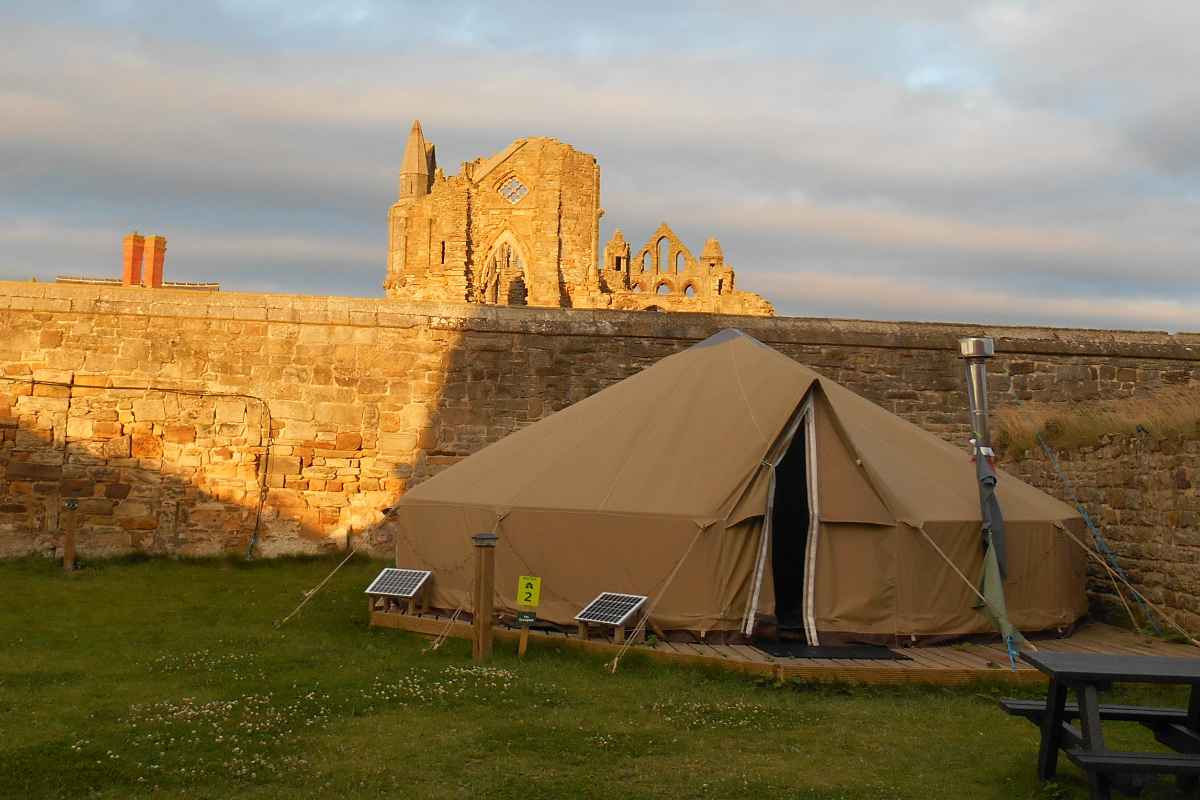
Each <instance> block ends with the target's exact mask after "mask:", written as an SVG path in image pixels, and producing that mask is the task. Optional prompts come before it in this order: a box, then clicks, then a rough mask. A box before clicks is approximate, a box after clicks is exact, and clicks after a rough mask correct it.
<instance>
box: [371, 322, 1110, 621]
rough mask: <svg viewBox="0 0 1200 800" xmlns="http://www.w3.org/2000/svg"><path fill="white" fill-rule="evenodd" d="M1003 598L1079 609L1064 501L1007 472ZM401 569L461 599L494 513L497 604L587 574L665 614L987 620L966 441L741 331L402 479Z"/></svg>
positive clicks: (1030, 607) (1076, 555) (588, 586)
mask: <svg viewBox="0 0 1200 800" xmlns="http://www.w3.org/2000/svg"><path fill="white" fill-rule="evenodd" d="M997 494H998V497H999V500H1000V504H1001V506H1002V507H1003V510H1004V518H1005V527H1006V531H1007V533H1006V538H1007V577H1006V579H1005V581H1004V590H1005V593H1006V595H1007V605H1008V615H1009V619H1010V620H1011V622H1012V623H1013V625H1014V626H1015V627H1016V628H1018V629H1020V630H1023V631H1038V630H1045V629H1052V628H1062V627H1066V626H1069V625H1071V624H1072V623H1074V622H1075V621H1076V620H1077V619H1079V617H1081V616H1082V615H1083V614H1084V613H1085V612H1086V610H1087V601H1086V596H1085V592H1084V581H1085V563H1084V562H1085V554H1084V553H1083V552H1082V551H1081V550H1080V549H1079V548H1078V547H1077V546H1076V545H1074V544H1073V543H1072V542H1071V539H1070V538H1069V537H1067V536H1065V535H1064V534H1063V532H1062V530H1061V529H1062V528H1064V527H1065V528H1070V529H1071V530H1073V531H1075V532H1079V531H1082V520H1081V519H1080V517H1079V515H1078V514H1077V513H1076V512H1075V511H1074V510H1073V509H1072V508H1070V507H1069V506H1067V505H1065V504H1063V503H1061V502H1059V501H1058V500H1056V499H1054V498H1052V497H1050V496H1049V495H1047V494H1045V493H1043V492H1041V491H1039V490H1037V489H1035V488H1033V487H1032V486H1029V485H1028V484H1025V483H1023V482H1021V481H1019V480H1017V479H1016V478H1013V477H1010V476H1007V475H1004V474H1003V473H1001V475H1000V480H999V485H998V487H997ZM391 525H393V526H394V535H395V542H396V563H397V566H399V567H409V568H420V569H428V570H431V571H432V572H433V576H432V596H431V601H432V604H433V605H434V606H436V607H439V608H445V609H451V610H452V609H458V608H461V609H464V610H467V611H469V610H470V608H471V587H472V575H473V572H472V571H473V566H472V563H473V562H472V552H471V551H472V548H471V536H472V535H473V534H476V533H480V532H485V531H492V532H495V533H496V534H497V535H498V543H497V547H496V551H495V563H496V582H495V585H496V598H495V602H496V607H497V609H498V610H499V611H501V612H509V613H515V612H517V611H518V610H521V609H520V608H519V606H518V605H517V603H516V596H515V595H516V583H517V579H518V577H519V576H521V575H536V576H539V577H541V579H542V593H541V594H542V598H541V606H540V607H539V609H538V617H539V618H540V619H541V620H544V621H548V622H552V623H557V624H561V625H571V624H572V622H573V619H574V617H575V615H576V614H577V613H578V612H579V611H580V609H582V608H583V607H584V606H585V605H586V604H587V603H588V602H589V601H590V600H591V599H592V598H594V597H595V596H596V595H598V594H599V593H600V592H605V591H609V592H622V593H627V594H639V595H646V596H647V597H648V598H649V599H648V601H647V610H648V614H649V622H650V623H651V625H652V627H653V628H655V629H657V630H660V631H668V632H680V633H682V632H688V633H690V634H692V635H695V636H698V637H706V636H711V635H712V634H714V633H719V634H737V635H753V634H754V633H755V632H756V631H760V630H763V629H765V628H767V627H769V626H778V628H780V629H788V628H792V629H795V630H796V632H797V633H801V632H802V633H803V635H804V638H806V639H807V640H808V642H809V643H811V644H836V643H843V642H877V643H894V642H898V641H905V642H909V641H914V640H918V639H922V638H929V637H937V638H942V637H949V636H961V635H966V634H975V633H989V632H993V631H994V627H993V623H992V622H991V621H989V619H988V618H987V617H986V616H985V615H984V614H983V613H981V611H980V610H979V609H978V608H977V605H978V596H977V594H976V592H975V590H974V588H973V587H972V585H971V584H972V582H973V583H975V584H976V585H978V583H979V581H980V578H981V575H982V572H983V569H984V565H983V549H982V547H981V538H980V525H981V514H980V507H979V487H978V484H977V483H976V480H975V470H974V468H973V466H972V465H971V463H970V456H969V455H968V454H967V453H965V452H964V451H963V450H960V449H959V448H957V447H955V446H954V445H952V444H950V443H948V442H946V441H944V440H942V439H940V438H938V437H937V436H935V435H933V434H931V433H928V432H927V431H924V430H921V429H920V428H918V427H916V426H915V425H912V424H911V423H909V422H907V421H905V420H903V419H901V418H900V417H897V416H896V415H894V414H891V413H889V412H887V411H885V410H884V409H882V408H880V407H879V406H877V405H875V404H873V403H871V402H870V401H868V400H866V399H864V398H862V397H860V396H859V395H857V394H855V393H853V392H851V391H850V390H848V389H846V388H845V387H843V386H841V385H839V384H838V383H836V382H834V381H832V380H829V379H828V378H825V377H822V376H821V375H819V374H818V373H816V372H814V371H813V370H811V369H808V368H806V367H804V366H802V365H800V364H798V363H797V362H795V361H793V360H792V359H790V358H788V357H787V356H784V355H783V354H781V353H779V352H777V351H775V350H773V349H771V348H770V347H767V346H766V345H764V344H762V343H760V342H758V341H757V340H755V339H753V338H751V337H749V336H747V335H745V334H743V333H741V332H740V331H736V330H726V331H723V332H721V333H718V334H716V335H715V336H712V337H710V338H709V339H706V340H705V341H703V342H700V343H699V344H697V345H695V346H693V347H691V348H689V349H687V350H685V351H683V352H680V353H677V354H675V355H672V356H669V357H667V358H664V359H662V360H661V361H660V362H658V363H657V364H655V365H654V366H652V367H650V368H648V369H646V370H643V371H642V372H640V373H638V374H636V375H633V376H631V377H630V378H627V379H626V380H623V381H621V382H620V383H617V384H614V385H613V386H610V387H608V388H607V389H604V390H603V391H601V392H598V393H597V394H595V395H593V396H591V397H589V398H587V399H585V400H582V401H580V402H578V403H576V404H574V405H572V406H570V407H569V408H566V409H564V410H562V411H559V412H558V413H556V414H553V415H551V416H549V417H547V418H545V419H543V420H540V421H538V422H536V423H534V424H532V425H529V426H528V427H526V428H524V429H522V430H520V431H518V432H517V433H514V434H512V435H510V436H508V437H506V438H504V439H502V440H500V441H498V442H496V443H494V444H492V445H490V446H488V447H485V448H484V449H482V450H480V451H479V452H478V453H475V454H474V455H472V456H470V457H468V458H466V459H464V460H463V461H461V462H459V463H457V464H455V465H454V466H452V467H450V468H448V469H446V470H445V471H443V472H441V473H440V474H438V475H437V476H435V477H433V478H431V479H429V480H427V481H425V482H424V483H421V484H420V485H418V486H416V487H414V488H413V489H412V490H411V491H409V492H408V493H407V494H405V496H404V497H403V498H401V500H400V502H399V503H398V505H397V506H396V508H395V509H394V511H393V515H392V522H391Z"/></svg>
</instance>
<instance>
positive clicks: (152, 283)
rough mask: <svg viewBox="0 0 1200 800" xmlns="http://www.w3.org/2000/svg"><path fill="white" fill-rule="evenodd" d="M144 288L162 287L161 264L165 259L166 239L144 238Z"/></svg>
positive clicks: (156, 237) (163, 237) (160, 237)
mask: <svg viewBox="0 0 1200 800" xmlns="http://www.w3.org/2000/svg"><path fill="white" fill-rule="evenodd" d="M145 252H146V286H148V287H150V288H151V289H161V288H162V285H163V262H164V261H165V260H166V258H167V237H165V236H147V237H146V250H145Z"/></svg>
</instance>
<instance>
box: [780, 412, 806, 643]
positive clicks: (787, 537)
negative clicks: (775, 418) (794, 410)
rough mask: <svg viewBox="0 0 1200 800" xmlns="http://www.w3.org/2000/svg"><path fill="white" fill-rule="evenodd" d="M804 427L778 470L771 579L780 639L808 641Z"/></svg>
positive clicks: (798, 431) (794, 437) (799, 430)
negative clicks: (806, 622)
mask: <svg viewBox="0 0 1200 800" xmlns="http://www.w3.org/2000/svg"><path fill="white" fill-rule="evenodd" d="M806 428H807V426H805V425H801V426H800V427H799V429H798V430H797V431H796V434H795V436H793V437H792V442H791V444H790V445H789V446H788V449H787V452H786V453H785V454H784V456H783V460H782V461H780V462H779V464H778V466H776V467H775V491H774V498H773V499H774V503H773V505H772V508H771V510H770V514H771V526H770V530H771V577H772V582H773V584H774V586H775V619H776V626H777V630H778V635H779V638H781V639H807V636H806V634H805V628H806V625H805V618H806V614H805V612H806V611H808V601H807V591H806V588H807V587H806V581H805V567H806V563H807V560H808V548H809V525H810V523H811V508H810V504H809V497H808V486H809V480H808V452H807V451H808V436H807V435H806V433H807V431H806Z"/></svg>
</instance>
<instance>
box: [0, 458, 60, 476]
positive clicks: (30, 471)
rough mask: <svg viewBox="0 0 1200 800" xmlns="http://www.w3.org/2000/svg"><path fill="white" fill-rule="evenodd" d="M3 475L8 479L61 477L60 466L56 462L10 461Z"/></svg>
mask: <svg viewBox="0 0 1200 800" xmlns="http://www.w3.org/2000/svg"><path fill="white" fill-rule="evenodd" d="M5 476H6V477H7V478H8V480H10V481H57V480H60V479H61V478H62V467H61V466H59V465H57V464H36V463H32V462H28V461H10V462H9V463H8V468H7V470H6V471H5Z"/></svg>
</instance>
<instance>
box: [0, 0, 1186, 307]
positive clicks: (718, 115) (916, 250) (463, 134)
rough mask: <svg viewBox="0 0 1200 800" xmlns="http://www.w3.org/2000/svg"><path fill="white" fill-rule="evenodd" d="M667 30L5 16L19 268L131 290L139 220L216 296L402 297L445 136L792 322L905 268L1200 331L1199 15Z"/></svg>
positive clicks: (620, 25) (644, 12) (639, 11)
mask: <svg viewBox="0 0 1200 800" xmlns="http://www.w3.org/2000/svg"><path fill="white" fill-rule="evenodd" d="M644 5H645V4H640V5H639V4H633V3H623V4H617V5H616V6H615V7H614V8H613V9H612V11H611V13H609V14H606V15H601V16H603V17H604V18H603V19H593V18H591V17H589V21H588V22H587V23H586V24H583V23H582V22H581V20H580V19H579V18H577V17H575V16H573V14H572V12H571V11H570V9H569V8H568V7H566V6H554V7H551V6H549V5H545V4H536V3H512V4H506V5H505V6H504V7H503V8H499V7H496V6H494V5H491V4H468V5H450V4H445V5H442V6H438V7H436V8H431V7H429V6H427V5H422V6H406V5H400V4H382V3H372V2H366V1H365V0H362V1H359V2H354V3H348V4H336V3H327V2H313V3H303V2H302V3H286V4H285V3H280V2H275V1H274V0H271V1H264V2H255V3H251V4H242V3H238V4H233V3H219V4H216V5H211V4H200V3H198V4H187V6H186V7H179V9H178V10H177V13H176V12H172V13H170V14H166V13H163V12H162V7H161V6H158V5H157V4H146V3H139V2H123V3H108V4H106V5H103V6H96V7H92V8H89V9H86V10H81V9H79V8H76V7H74V6H70V5H68V6H60V5H57V4H54V3H47V4H38V5H37V6H33V5H28V6H16V7H12V6H9V7H6V9H4V10H0V24H4V25H5V27H6V29H7V30H8V31H10V32H11V33H12V35H11V36H10V37H9V38H10V40H11V46H9V47H6V48H5V50H3V51H0V86H3V87H4V88H3V89H2V90H0V116H3V118H4V119H5V120H6V124H5V125H4V126H0V184H2V185H4V187H5V192H3V193H0V214H4V215H6V216H7V217H8V218H9V219H10V221H11V220H29V219H33V220H37V221H39V223H38V224H40V225H42V226H43V227H42V228H37V227H36V226H34V228H27V230H26V233H25V234H22V235H23V236H25V237H26V238H25V239H21V240H19V241H18V240H16V239H11V238H9V239H6V238H4V235H5V234H4V231H3V230H0V248H2V250H0V261H3V262H5V263H8V264H10V265H12V267H11V269H13V270H19V271H20V272H21V274H27V273H28V272H30V271H32V272H38V273H40V274H42V275H49V274H50V273H51V272H53V271H55V270H58V269H59V268H60V267H61V266H62V265H63V264H70V265H72V267H73V268H77V269H80V270H81V271H82V270H87V269H88V263H89V258H90V259H91V261H92V262H93V263H94V264H95V265H96V268H95V269H94V270H92V271H100V272H104V271H106V270H107V265H108V264H109V263H110V259H111V256H110V253H111V252H112V250H113V248H115V247H116V243H117V242H118V241H119V239H120V236H121V235H122V234H123V233H124V232H125V230H127V229H129V228H132V227H139V228H141V229H143V230H156V231H162V232H164V233H166V234H167V235H168V237H169V238H170V241H171V243H172V244H171V264H172V265H174V266H175V267H177V268H178V269H180V270H186V271H187V272H188V273H189V274H193V277H194V279H197V280H199V279H208V278H210V277H218V276H219V279H221V280H223V281H224V282H225V284H226V286H227V287H228V288H238V287H243V288H250V287H251V286H261V285H262V283H263V281H275V282H277V283H278V284H279V285H282V286H295V287H298V288H297V289H296V290H310V289H311V290H312V291H321V292H338V293H347V292H350V293H362V294H373V293H378V291H379V288H378V287H379V282H380V280H381V279H382V273H383V262H384V253H383V250H384V246H385V244H384V243H385V241H386V234H385V231H384V228H383V220H384V215H385V213H386V209H387V206H388V205H389V203H390V202H391V201H392V199H393V197H394V191H395V179H396V170H397V168H398V164H399V160H400V154H401V150H402V147H403V141H404V135H405V133H406V132H407V129H408V125H409V123H410V122H411V119H412V118H414V117H420V118H421V119H422V120H423V122H424V124H425V130H426V134H427V135H428V136H429V137H430V139H431V140H432V141H434V142H435V143H436V144H437V146H438V155H439V160H440V162H441V164H442V166H443V167H444V168H445V169H446V170H447V171H448V172H456V171H457V169H458V163H459V162H460V161H463V160H469V159H472V158H475V157H477V156H486V155H489V154H491V153H493V152H496V151H498V150H500V149H502V148H503V147H504V146H505V145H506V144H507V143H508V142H509V141H510V140H511V139H513V138H516V137H518V136H526V135H548V136H555V137H557V138H560V139H563V140H564V141H568V142H571V143H573V144H575V145H576V146H577V147H579V148H580V149H582V150H585V151H587V152H591V153H594V154H596V155H597V156H598V157H599V159H600V164H601V168H602V176H603V185H602V192H603V205H604V207H605V208H606V209H607V212H608V213H607V214H606V216H605V218H604V228H603V233H602V235H603V236H605V237H607V235H608V234H609V233H610V232H611V230H612V228H613V227H615V226H620V227H621V228H622V229H623V230H624V231H625V233H626V235H627V236H628V237H629V238H630V240H631V241H633V240H640V237H642V236H644V235H648V234H649V232H650V231H651V230H653V228H654V227H655V226H656V225H657V224H658V222H659V221H661V220H663V219H666V220H667V221H669V222H670V223H671V224H672V226H673V227H675V228H676V230H677V231H678V232H679V233H680V234H681V235H682V236H683V237H684V239H685V241H687V242H688V243H689V244H692V245H693V246H694V247H699V246H700V245H701V244H702V242H703V240H704V238H707V237H708V236H710V235H716V236H719V237H720V238H721V240H722V242H723V244H724V245H725V250H726V253H727V255H728V257H729V258H730V260H731V262H733V263H734V265H735V266H736V267H737V268H738V270H739V277H740V279H741V281H742V283H743V285H745V286H754V287H756V288H759V289H761V290H762V291H763V292H764V294H766V295H767V296H768V297H770V298H771V299H773V300H774V301H775V303H776V306H777V307H778V308H779V309H780V311H782V312H784V313H806V309H807V308H808V304H807V302H806V301H805V300H804V299H803V297H802V296H801V295H799V294H796V290H795V287H796V283H795V280H793V279H789V278H787V277H786V276H788V275H791V276H793V278H795V277H796V276H803V278H804V281H806V282H807V281H810V280H811V279H812V278H813V276H815V275H819V274H821V272H822V270H827V271H828V272H829V274H830V275H834V276H836V277H837V278H838V279H839V280H849V279H851V278H854V279H855V280H860V281H862V284H861V285H860V291H858V292H856V293H850V294H845V295H842V296H840V299H837V301H836V302H837V303H841V304H842V305H838V306H837V307H838V308H842V309H844V311H842V312H839V313H846V314H851V315H860V316H861V315H867V314H868V313H870V314H888V313H891V312H889V310H888V309H889V308H890V306H889V305H888V304H887V303H885V302H882V300H881V299H880V297H875V296H872V295H871V294H870V290H871V289H872V287H874V290H876V291H879V292H883V293H884V294H883V295H881V297H890V296H891V295H889V294H888V292H889V289H888V284H887V281H895V280H897V279H898V276H900V275H903V276H904V278H905V279H906V284H907V285H920V286H932V287H939V286H944V285H946V282H948V281H950V282H953V283H954V285H958V286H961V287H963V290H964V291H966V292H968V294H969V293H970V291H971V290H975V291H976V292H979V293H986V292H990V293H993V294H994V295H995V296H996V297H1002V298H1003V299H1004V300H1005V303H1006V305H1011V306H1012V308H1015V309H1017V310H1012V309H1007V310H1004V311H1003V312H1001V311H997V310H996V309H997V307H998V306H997V305H995V304H988V305H987V306H986V307H982V308H980V309H979V313H981V314H987V313H992V314H1001V315H1007V316H1006V317H1005V318H1009V317H1012V315H1014V314H1016V315H1017V316H1020V315H1021V314H1025V315H1026V317H1028V319H1030V320H1033V317H1030V316H1028V315H1034V316H1038V315H1041V316H1040V317H1039V321H1041V322H1044V323H1046V322H1056V321H1061V320H1063V319H1068V318H1069V319H1071V320H1074V321H1076V322H1078V323H1079V324H1084V323H1086V324H1097V325H1103V324H1114V325H1118V324H1122V325H1123V324H1135V323H1134V322H1133V321H1131V320H1142V322H1137V323H1136V324H1146V325H1151V326H1154V325H1155V324H1156V323H1155V322H1154V321H1153V320H1154V319H1156V318H1157V317H1156V316H1155V315H1156V314H1158V313H1159V312H1160V311H1161V312H1162V313H1164V314H1167V315H1168V317H1167V318H1169V319H1172V320H1175V319H1177V317H1179V315H1185V316H1186V314H1187V313H1188V312H1189V309H1190V310H1191V312H1192V313H1196V314H1197V316H1200V303H1197V302H1194V301H1195V300H1196V298H1197V291H1198V290H1196V289H1193V288H1191V283H1192V282H1191V275H1192V274H1193V272H1194V267H1193V262H1194V258H1195V254H1196V252H1197V250H1196V246H1197V244H1198V240H1200V230H1198V229H1197V228H1196V226H1195V223H1194V220H1195V219H1196V218H1197V214H1196V211H1197V209H1196V205H1197V198H1198V197H1200V185H1197V181H1198V180H1200V175H1197V173H1196V170H1195V168H1194V165H1195V164H1196V163H1200V160H1198V159H1197V158H1196V156H1197V155H1200V153H1198V152H1197V149H1196V145H1195V142H1198V141H1200V135H1197V134H1200V111H1198V110H1197V109H1200V101H1197V100H1196V96H1193V94H1191V93H1188V92H1182V91H1180V88H1179V87H1180V86H1181V85H1183V84H1182V78H1181V77H1180V76H1182V75H1189V74H1192V73H1193V72H1194V71H1195V70H1194V69H1191V68H1192V67H1195V66H1198V65H1197V64H1196V63H1195V61H1196V54H1195V49H1194V48H1193V47H1191V41H1190V36H1189V34H1188V31H1189V30H1194V26H1191V27H1189V25H1190V24H1191V23H1192V22H1195V21H1200V20H1197V19H1196V16H1197V14H1196V12H1194V11H1191V10H1190V7H1188V9H1185V10H1178V9H1174V10H1165V9H1164V10H1160V13H1156V14H1155V15H1148V14H1140V15H1139V14H1138V12H1137V10H1136V9H1133V8H1132V7H1129V8H1128V9H1127V10H1123V9H1125V7H1120V6H1116V5H1113V4H1107V3H1082V2H1065V3H1061V4H1054V5H1053V6H1035V5H1021V6H1016V5H1013V4H1008V3H989V4H986V5H984V6H982V7H974V8H967V7H965V6H963V5H962V4H959V3H952V2H948V1H947V2H937V1H936V0H929V1H928V2H920V3H915V4H905V5H904V7H903V9H898V7H897V6H896V5H894V4H890V3H882V2H871V1H869V0H861V1H860V2H851V3H847V4H841V5H839V6H838V8H839V9H840V10H841V11H842V12H843V13H842V14H840V15H836V14H830V13H826V12H828V10H829V6H828V5H827V4H821V3H808V2H806V3H797V4H783V3H770V2H765V3H758V4H755V6H754V8H753V9H751V10H747V9H746V8H745V7H744V6H742V5H740V4H739V5H737V6H734V5H732V4H723V3H715V4H707V5H704V6H703V7H702V8H700V10H698V11H696V10H694V9H693V8H692V6H691V5H686V6H685V5H673V4H667V5H663V6H654V7H647V8H643V6H644ZM1134 17H1138V18H1137V19H1134ZM416 23H419V24H416ZM1083 30H1086V31H1087V33H1088V35H1086V36H1084V35H1079V33H1078V32H1079V31H1083ZM15 227H16V223H15V222H10V224H9V226H8V228H7V230H9V231H10V234H11V230H15ZM34 229H37V230H42V234H40V235H41V236H42V237H43V238H41V239H40V240H37V241H34V240H30V239H29V238H28V237H29V236H32V235H33V234H30V233H29V232H28V231H29V230H34ZM77 230H79V231H84V233H85V235H84V238H79V237H78V236H76V235H75V233H74V232H75V231H77ZM64 232H66V234H67V235H64ZM11 235H15V234H11ZM88 236H91V237H95V238H94V239H92V240H90V241H85V240H84V239H86V237H88ZM17 262H20V263H17ZM321 264H324V265H325V266H324V267H323V268H322V267H320V266H318V265H321ZM276 273H277V274H276ZM265 276H269V277H265ZM926 296H928V297H932V295H926ZM831 297H832V295H831ZM852 297H857V298H858V299H857V300H855V301H854V303H857V305H855V304H854V303H850V300H851V298H852ZM1122 298H1126V299H1127V300H1128V301H1129V302H1128V303H1123V302H1121V300H1122ZM918 300H919V297H913V298H912V299H911V301H907V302H910V305H909V306H906V308H909V309H910V311H911V313H912V315H914V316H926V317H929V318H943V319H945V318H947V315H953V314H955V313H957V311H956V309H957V308H959V306H958V305H956V304H953V303H949V304H947V303H942V302H938V301H933V300H930V301H929V302H926V303H924V304H921V303H919V302H918ZM829 302H831V303H832V302H834V300H833V299H831V300H830V301H829ZM847 303H849V304H847ZM1155 303H1164V304H1165V305H1164V306H1162V307H1161V308H1159V307H1158V306H1156V305H1154V304H1155ZM989 308H990V309H991V311H989V310H988V309H989ZM1089 308H1090V311H1089ZM1129 308H1136V309H1138V310H1136V311H1135V312H1132V311H1129V310H1128V309H1129ZM855 309H858V311H856V310H855ZM1020 309H1025V310H1024V311H1021V310H1020ZM1026 317H1021V318H1022V319H1024V318H1026ZM995 318H999V317H995ZM1012 318H1016V317H1012ZM1179 324H1180V325H1181V327H1187V326H1186V325H1184V324H1183V323H1182V321H1180V322H1179ZM1193 327H1195V326H1193Z"/></svg>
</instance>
